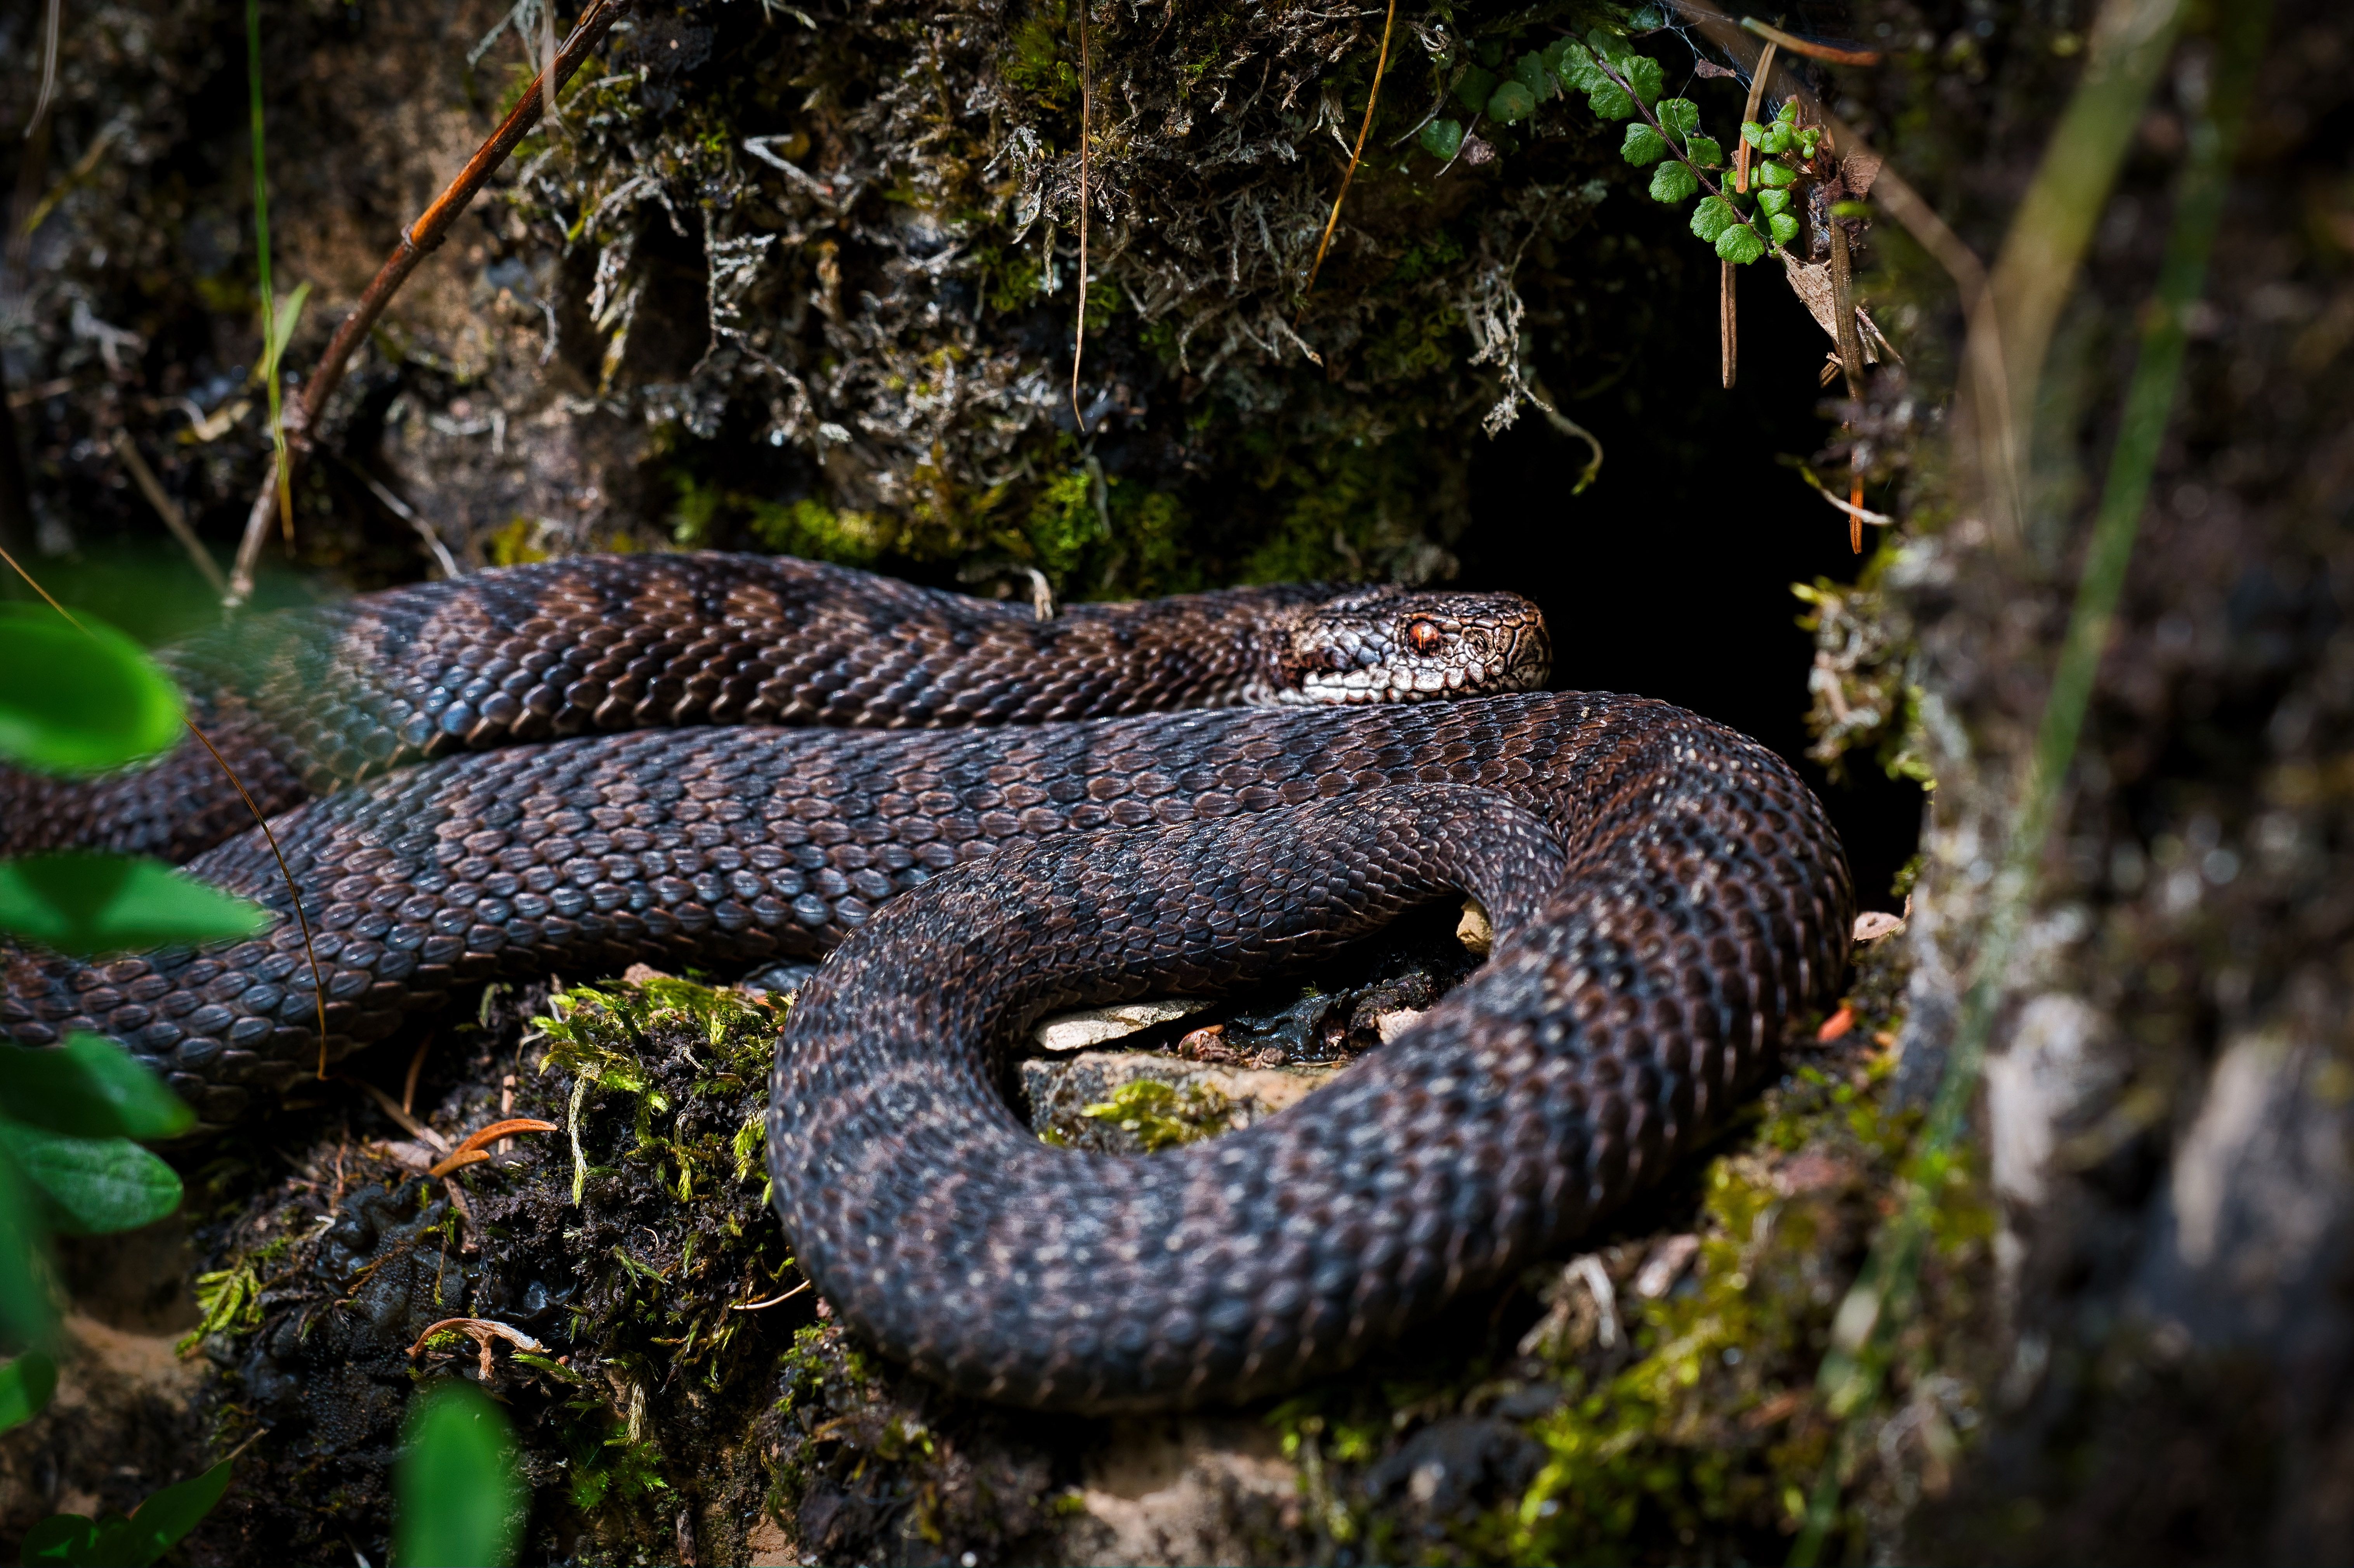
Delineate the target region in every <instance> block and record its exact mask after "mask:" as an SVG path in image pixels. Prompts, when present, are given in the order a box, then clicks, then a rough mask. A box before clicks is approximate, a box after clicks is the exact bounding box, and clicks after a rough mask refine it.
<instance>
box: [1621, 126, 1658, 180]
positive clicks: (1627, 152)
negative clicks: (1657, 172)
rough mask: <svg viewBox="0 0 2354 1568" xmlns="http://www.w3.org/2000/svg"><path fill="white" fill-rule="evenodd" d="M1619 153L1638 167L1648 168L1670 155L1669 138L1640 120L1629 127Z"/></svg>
mask: <svg viewBox="0 0 2354 1568" xmlns="http://www.w3.org/2000/svg"><path fill="white" fill-rule="evenodd" d="M1618 155H1619V156H1620V157H1622V158H1624V159H1626V160H1627V161H1628V163H1630V164H1634V165H1635V166H1636V167H1637V168H1638V169H1640V168H1648V167H1649V165H1651V164H1656V163H1658V162H1659V160H1660V159H1661V158H1664V157H1666V156H1667V155H1668V139H1667V138H1666V137H1664V136H1662V135H1660V134H1659V132H1657V131H1654V130H1652V129H1651V128H1650V127H1649V125H1646V124H1644V123H1643V122H1641V121H1639V120H1638V121H1636V122H1634V123H1633V124H1631V125H1629V126H1628V127H1627V140H1626V141H1625V142H1623V143H1620V144H1619V147H1618Z"/></svg>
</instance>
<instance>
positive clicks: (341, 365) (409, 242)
mask: <svg viewBox="0 0 2354 1568" xmlns="http://www.w3.org/2000/svg"><path fill="white" fill-rule="evenodd" d="M630 5H631V0H595V3H594V4H592V5H590V6H589V7H588V10H587V11H586V12H584V13H583V14H582V16H581V17H580V20H579V22H578V24H577V25H575V26H574V27H573V29H572V36H571V37H567V39H565V41H564V47H563V48H561V49H559V50H557V55H556V64H555V67H554V70H553V81H552V84H551V83H550V81H549V80H548V75H549V73H547V72H542V73H541V75H540V77H537V78H535V79H533V81H532V85H531V88H530V89H529V90H526V91H525V93H524V95H523V97H522V98H521V99H520V100H519V101H517V102H516V104H515V107H514V112H513V113H511V114H509V115H508V116H507V117H506V120H505V121H504V123H502V124H501V125H500V126H499V128H498V130H496V131H495V132H493V133H492V134H491V137H490V139H489V140H488V141H486V142H484V143H482V146H480V147H479V148H477V149H475V152H474V155H473V156H472V158H469V159H468V160H467V161H466V166H465V167H464V168H462V169H461V170H460V171H459V172H458V177H457V178H456V179H453V180H451V182H450V184H449V185H448V187H447V188H445V189H444V190H443V191H442V192H441V194H440V196H436V197H434V198H433V203H432V205H431V206H429V207H427V208H426V209H425V211H424V212H423V214H422V215H420V216H419V217H418V219H417V221H416V222H415V223H412V224H410V225H409V226H408V228H405V229H403V230H402V231H401V235H400V243H399V244H398V246H396V247H394V248H393V251H392V254H391V255H389V256H387V258H386V259H385V262H384V265H383V267H381V268H380V269H378V270H377V272H376V278H375V280H374V281H371V282H370V283H369V284H368V286H367V289H366V291H365V292H364V293H362V294H361V295H360V299H359V303H357V304H356V305H354V306H353V307H352V312H351V313H350V314H349V315H347V316H345V318H344V321H343V324H342V325H341V326H338V327H337V328H336V329H335V335H334V338H333V339H332V340H330V341H329V343H328V344H327V351H326V353H324V354H323V355H320V356H319V365H318V368H317V369H315V370H314V371H313V372H312V375H311V379H310V380H309V381H308V382H307V383H305V384H304V386H303V388H302V403H301V405H300V407H299V408H298V409H297V410H296V417H295V418H293V419H292V420H290V421H289V422H288V427H287V438H288V445H287V451H286V461H287V465H288V466H289V467H290V468H291V466H292V464H293V462H294V461H297V460H298V459H299V458H300V457H301V456H302V453H303V452H304V451H305V450H308V448H309V446H310V443H311V440H312V439H313V432H314V431H315V430H316V429H318V426H319V422H320V420H321V418H323V416H324V415H325V413H326V408H327V400H328V399H329V398H330V397H334V392H335V388H336V387H340V386H342V385H343V380H344V372H345V370H346V369H348V368H349V367H350V364H351V357H352V355H353V354H354V353H355V351H357V349H358V347H359V345H360V341H361V340H362V339H363V338H365V337H366V335H367V334H368V332H369V330H370V329H371V328H373V327H374V326H375V325H376V318H378V317H379V316H381V315H383V314H384V311H385V307H386V306H387V305H388V304H390V303H391V302H392V297H393V295H395V294H396V293H398V292H399V291H400V286H401V284H403V283H405V282H407V281H408V275H409V274H410V273H411V272H413V271H415V270H417V265H418V263H419V262H420V261H422V260H425V258H426V257H427V256H428V255H429V254H431V253H432V252H433V251H434V250H435V249H438V248H439V247H440V244H441V242H442V241H443V240H444V239H446V238H449V231H450V227H451V225H452V224H453V223H455V222H456V221H457V220H458V217H459V215H460V214H461V213H463V212H464V211H465V210H466V207H467V206H468V204H470V203H471V202H472V200H473V199H474V196H475V194H476V193H477V192H479V191H480V190H481V189H482V185H483V184H484V183H485V182H486V181H488V180H489V179H490V177H491V175H493V174H495V173H496V172H497V171H498V168H499V166H500V165H501V164H504V163H505V162H506V160H507V155H508V154H510V153H513V152H514V149H515V144H516V143H519V142H521V141H522V140H523V139H524V138H525V136H527V135H529V134H530V133H531V130H532V127H533V126H535V125H536V124H538V123H539V119H540V115H541V113H542V112H543V111H545V109H546V104H547V102H548V100H549V99H550V98H551V97H553V96H554V94H555V93H557V92H560V91H562V90H563V88H564V84H565V83H566V82H567V81H569V80H571V79H572V76H573V73H574V72H576V71H578V69H580V66H581V62H582V61H584V60H586V59H587V58H588V56H589V54H590V53H591V52H592V51H593V50H594V49H595V48H596V47H597V46H598V45H599V43H601V42H602V41H603V40H604V37H605V35H606V33H607V32H609V31H610V30H611V28H612V26H613V24H614V23H615V22H617V21H619V20H620V18H621V16H622V14H623V13H624V12H626V11H628V10H629V8H630ZM278 467H279V464H278V461H277V460H276V459H275V458H273V459H272V460H271V463H270V469H271V471H270V478H269V482H268V483H267V484H266V485H265V486H264V487H263V491H262V493H261V494H260V495H258V496H257V497H255V502H254V509H253V511H252V513H250V514H249V515H248V516H247V518H246V525H245V540H244V543H243V544H242V545H240V546H239V549H238V554H237V567H236V569H235V570H233V571H232V572H231V573H230V574H229V599H228V604H229V607H230V608H234V607H235V606H237V605H239V604H242V603H244V602H245V600H246V599H248V598H249V597H251V595H252V593H253V565H254V561H255V559H256V558H257V557H258V556H260V553H261V540H260V531H261V530H263V529H266V528H267V527H268V525H269V516H270V505H271V502H272V498H273V495H274V493H275V490H276V487H277V484H278V482H279V477H280V476H279V474H278V472H277V469H278ZM288 478H289V481H290V483H291V479H292V476H291V474H290V475H289V476H288Z"/></svg>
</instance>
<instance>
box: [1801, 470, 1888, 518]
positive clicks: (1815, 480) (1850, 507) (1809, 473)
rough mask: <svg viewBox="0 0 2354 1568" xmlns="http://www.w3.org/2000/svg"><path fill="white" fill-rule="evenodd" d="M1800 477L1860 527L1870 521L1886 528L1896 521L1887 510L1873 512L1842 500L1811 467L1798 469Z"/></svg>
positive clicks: (1857, 504)
mask: <svg viewBox="0 0 2354 1568" xmlns="http://www.w3.org/2000/svg"><path fill="white" fill-rule="evenodd" d="M1798 477H1799V478H1800V479H1803V480H1805V481H1806V482H1808V484H1810V485H1812V486H1813V487H1814V491H1815V493H1816V494H1817V495H1819V496H1821V497H1822V498H1823V499H1824V500H1825V501H1828V502H1829V503H1831V504H1832V505H1833V506H1836V507H1838V508H1839V509H1840V511H1841V512H1844V513H1846V514H1848V516H1849V518H1850V519H1851V520H1852V521H1853V522H1854V523H1855V524H1857V525H1858V526H1859V527H1861V525H1862V524H1866V523H1869V524H1872V526H1873V527H1875V528H1886V527H1889V526H1891V525H1893V524H1894V523H1895V521H1896V519H1895V518H1893V517H1891V516H1890V515H1888V514H1886V513H1885V512H1873V511H1871V510H1869V509H1868V508H1866V507H1864V506H1863V505H1861V504H1860V503H1856V502H1853V501H1841V500H1840V498H1839V497H1838V496H1836V495H1833V494H1832V493H1831V491H1830V486H1829V485H1827V484H1825V483H1824V482H1822V480H1821V478H1820V477H1819V475H1817V474H1816V472H1815V471H1814V470H1812V469H1810V468H1807V467H1805V466H1803V465H1802V466H1801V467H1800V468H1799V470H1798Z"/></svg>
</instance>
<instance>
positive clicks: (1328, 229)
mask: <svg viewBox="0 0 2354 1568" xmlns="http://www.w3.org/2000/svg"><path fill="white" fill-rule="evenodd" d="M1395 26H1397V0H1390V9H1389V15H1388V16H1386V17H1384V19H1383V22H1382V52H1381V53H1380V55H1379V56H1377V57H1376V58H1374V60H1373V91H1371V92H1369V93H1367V94H1366V95H1365V120H1364V123H1363V124H1362V125H1360V126H1358V127H1357V144H1356V145H1355V146H1354V147H1352V148H1350V149H1349V167H1348V168H1347V170H1346V171H1345V172H1343V173H1342V175H1341V189H1340V192H1339V193H1338V194H1337V195H1335V196H1333V197H1332V215H1331V217H1327V218H1326V219H1325V220H1324V236H1323V238H1320V239H1319V240H1317V242H1316V260H1314V261H1312V262H1310V264H1309V268H1308V281H1307V283H1306V284H1305V285H1304V286H1302V287H1301V289H1300V291H1299V309H1300V311H1301V313H1303V314H1304V313H1306V312H1307V309H1308V296H1309V295H1310V293H1312V292H1314V291H1315V288H1316V274H1317V273H1319V272H1320V271H1322V270H1324V252H1325V251H1326V250H1328V249H1331V245H1332V233H1333V230H1335V229H1337V228H1340V226H1341V203H1342V202H1344V201H1347V200H1348V199H1349V185H1350V182H1351V181H1352V180H1354V179H1355V178H1356V177H1357V164H1358V163H1359V162H1360V161H1362V160H1363V157H1364V155H1365V138H1366V137H1368V136H1370V135H1372V134H1373V111H1374V110H1375V109H1377V108H1379V107H1380V105H1381V101H1382V77H1383V75H1384V73H1385V72H1386V71H1387V70H1388V69H1389V68H1390V32H1391V30H1392V29H1393V28H1394V27H1395ZM1294 319H1295V320H1296V319H1297V318H1296V317H1295V318H1294Z"/></svg>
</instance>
